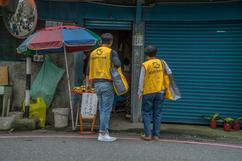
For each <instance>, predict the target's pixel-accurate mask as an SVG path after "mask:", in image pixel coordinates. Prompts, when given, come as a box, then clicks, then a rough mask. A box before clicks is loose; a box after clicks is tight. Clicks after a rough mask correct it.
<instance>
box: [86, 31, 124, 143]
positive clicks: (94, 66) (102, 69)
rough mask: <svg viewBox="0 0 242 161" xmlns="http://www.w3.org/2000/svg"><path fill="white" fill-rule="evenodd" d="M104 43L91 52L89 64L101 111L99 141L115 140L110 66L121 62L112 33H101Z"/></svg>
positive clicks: (91, 81)
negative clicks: (109, 129) (112, 135)
mask: <svg viewBox="0 0 242 161" xmlns="http://www.w3.org/2000/svg"><path fill="white" fill-rule="evenodd" d="M101 38H102V45H101V47H99V48H97V49H95V50H94V51H92V52H91V54H90V57H89V66H88V70H89V71H88V72H87V73H89V74H88V79H89V81H90V83H91V84H92V83H93V84H94V87H95V90H96V93H97V96H98V101H99V113H100V127H99V135H98V141H115V140H116V138H115V137H111V136H109V133H108V128H109V120H110V115H111V110H112V105H113V100H114V89H113V84H112V78H111V74H110V68H111V66H112V65H114V66H115V67H120V66H121V62H120V60H119V57H118V53H117V52H116V51H115V50H112V49H111V46H112V44H113V36H112V34H110V33H104V34H102V35H101Z"/></svg>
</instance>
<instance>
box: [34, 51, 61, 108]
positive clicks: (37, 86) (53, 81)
mask: <svg viewBox="0 0 242 161" xmlns="http://www.w3.org/2000/svg"><path fill="white" fill-rule="evenodd" d="M63 74H64V70H63V69H62V68H59V67H57V66H56V65H55V64H53V63H52V61H51V58H50V57H49V56H48V55H46V56H45V61H44V63H43V65H42V67H41V69H40V71H39V73H38V75H37V77H36V78H35V80H34V82H33V84H32V87H31V92H30V95H31V97H32V99H37V98H38V97H42V98H43V99H44V101H45V103H46V105H47V107H49V106H50V104H51V102H52V99H53V97H54V93H55V90H56V87H57V85H58V83H59V81H60V79H61V77H62V76H63Z"/></svg>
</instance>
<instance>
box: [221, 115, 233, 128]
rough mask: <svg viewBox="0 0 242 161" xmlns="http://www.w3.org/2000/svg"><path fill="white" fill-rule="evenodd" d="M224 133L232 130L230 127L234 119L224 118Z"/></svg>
mask: <svg viewBox="0 0 242 161" xmlns="http://www.w3.org/2000/svg"><path fill="white" fill-rule="evenodd" d="M223 120H224V131H231V130H232V125H233V123H234V119H233V118H230V117H227V118H224V119H223Z"/></svg>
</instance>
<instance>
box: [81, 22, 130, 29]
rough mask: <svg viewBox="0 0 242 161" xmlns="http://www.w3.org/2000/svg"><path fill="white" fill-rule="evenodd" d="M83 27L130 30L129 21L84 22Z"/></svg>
mask: <svg viewBox="0 0 242 161" xmlns="http://www.w3.org/2000/svg"><path fill="white" fill-rule="evenodd" d="M85 26H86V27H87V28H90V29H107V30H132V22H131V21H104V20H85Z"/></svg>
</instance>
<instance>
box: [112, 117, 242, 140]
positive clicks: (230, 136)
mask: <svg viewBox="0 0 242 161" xmlns="http://www.w3.org/2000/svg"><path fill="white" fill-rule="evenodd" d="M110 129H111V132H119V133H135V134H137V135H140V134H142V133H143V124H142V123H131V122H130V121H129V120H128V119H125V118H124V116H122V114H119V115H117V114H114V116H113V117H112V118H111V121H110ZM161 138H167V139H182V140H196V141H214V142H216V141H219V142H229V143H238V144H242V129H241V130H240V131H231V132H225V131H224V130H223V127H218V128H217V129H211V128H210V127H209V125H208V126H201V125H185V124H161Z"/></svg>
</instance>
